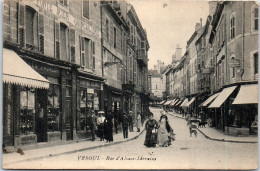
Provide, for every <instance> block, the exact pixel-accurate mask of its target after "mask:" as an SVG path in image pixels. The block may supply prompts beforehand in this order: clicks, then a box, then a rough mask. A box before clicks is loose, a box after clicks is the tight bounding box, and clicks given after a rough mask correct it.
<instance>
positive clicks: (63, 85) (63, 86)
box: [60, 70, 67, 141]
mask: <svg viewBox="0 0 260 171" xmlns="http://www.w3.org/2000/svg"><path fill="white" fill-rule="evenodd" d="M65 98H66V71H65V70H61V106H62V109H61V116H60V117H61V134H62V135H61V140H63V141H66V140H67V135H66V120H65V111H66V107H65V104H66V99H65Z"/></svg>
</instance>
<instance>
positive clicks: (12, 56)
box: [3, 48, 49, 89]
mask: <svg viewBox="0 0 260 171" xmlns="http://www.w3.org/2000/svg"><path fill="white" fill-rule="evenodd" d="M3 82H4V83H10V84H17V85H21V86H26V87H33V88H44V89H48V88H49V81H48V80H47V79H45V78H44V77H43V76H41V75H40V74H39V73H37V72H36V71H35V70H34V69H33V68H32V67H30V66H29V65H28V64H27V63H26V62H24V61H23V60H22V58H21V57H20V56H18V55H17V54H16V53H15V52H14V51H12V50H9V49H5V48H3Z"/></svg>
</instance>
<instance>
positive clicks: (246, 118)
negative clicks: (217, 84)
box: [226, 84, 258, 135]
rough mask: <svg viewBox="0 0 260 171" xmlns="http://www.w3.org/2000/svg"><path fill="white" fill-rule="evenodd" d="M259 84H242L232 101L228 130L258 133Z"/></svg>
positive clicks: (234, 132)
mask: <svg viewBox="0 0 260 171" xmlns="http://www.w3.org/2000/svg"><path fill="white" fill-rule="evenodd" d="M257 92H258V84H247V85H241V86H240V88H239V92H238V94H237V96H236V97H235V98H233V99H231V101H230V106H231V109H230V111H229V113H228V117H229V119H228V121H229V122H228V125H227V126H226V132H227V133H230V134H235V135H248V134H253V135H257V133H258V131H257V130H258V93H257Z"/></svg>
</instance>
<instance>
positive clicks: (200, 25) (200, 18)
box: [200, 18, 202, 27]
mask: <svg viewBox="0 0 260 171" xmlns="http://www.w3.org/2000/svg"><path fill="white" fill-rule="evenodd" d="M200 27H202V18H200Z"/></svg>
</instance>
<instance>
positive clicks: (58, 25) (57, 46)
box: [55, 22, 60, 59]
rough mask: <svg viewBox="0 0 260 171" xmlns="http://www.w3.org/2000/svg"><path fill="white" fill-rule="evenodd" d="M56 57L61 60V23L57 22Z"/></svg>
mask: <svg viewBox="0 0 260 171" xmlns="http://www.w3.org/2000/svg"><path fill="white" fill-rule="evenodd" d="M55 57H56V58H57V59H60V23H58V22H55Z"/></svg>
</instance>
